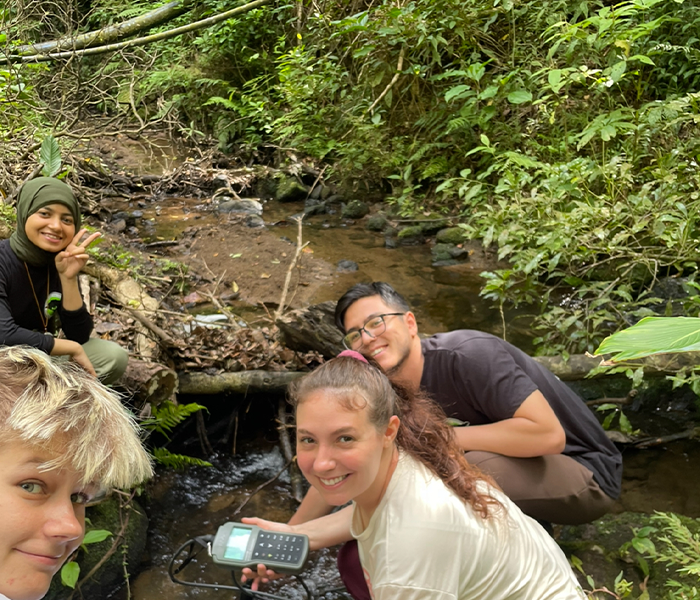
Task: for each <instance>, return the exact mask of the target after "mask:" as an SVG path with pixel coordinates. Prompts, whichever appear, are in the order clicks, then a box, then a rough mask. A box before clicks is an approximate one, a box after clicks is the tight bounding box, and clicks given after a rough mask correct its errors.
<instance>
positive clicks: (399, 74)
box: [363, 46, 406, 116]
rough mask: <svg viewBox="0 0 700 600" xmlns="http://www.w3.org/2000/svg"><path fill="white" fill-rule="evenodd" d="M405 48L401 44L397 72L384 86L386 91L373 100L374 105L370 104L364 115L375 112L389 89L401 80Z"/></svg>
mask: <svg viewBox="0 0 700 600" xmlns="http://www.w3.org/2000/svg"><path fill="white" fill-rule="evenodd" d="M405 49H406V47H405V46H401V52H399V62H398V64H397V65H396V73H394V76H393V77H392V78H391V81H390V82H389V84H388V85H387V86H386V87H385V88H384V91H383V92H382V93H381V94H379V96H378V97H377V99H376V100H375V101H374V102H372V106H370V107H369V108H368V109H367V110H366V111H365V112H364V115H363V116H365V115H367V113H371V112H373V111H374V109H375V107H376V106H377V104H379V103H380V102H381V101H382V99H383V98H384V96H386V95H387V94H388V93H389V90H390V89H391V88H393V87H394V84H395V83H396V82H397V81H398V80H399V77H400V76H401V69H402V68H403V57H404V53H405Z"/></svg>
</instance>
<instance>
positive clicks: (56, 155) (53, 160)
mask: <svg viewBox="0 0 700 600" xmlns="http://www.w3.org/2000/svg"><path fill="white" fill-rule="evenodd" d="M39 160H41V162H42V164H43V165H44V168H43V169H42V170H41V174H42V175H43V176H44V177H53V176H54V175H55V174H56V173H58V172H59V171H60V170H61V149H60V148H59V147H58V142H57V141H56V138H55V137H53V136H52V135H48V136H46V137H45V138H44V141H43V142H41V150H40V151H39Z"/></svg>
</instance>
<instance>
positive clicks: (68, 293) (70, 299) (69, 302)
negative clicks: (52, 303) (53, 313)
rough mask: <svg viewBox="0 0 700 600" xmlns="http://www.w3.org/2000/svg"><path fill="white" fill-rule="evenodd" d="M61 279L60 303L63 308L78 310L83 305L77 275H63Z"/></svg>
mask: <svg viewBox="0 0 700 600" xmlns="http://www.w3.org/2000/svg"><path fill="white" fill-rule="evenodd" d="M59 277H60V279H61V296H62V297H61V304H62V305H63V308H64V309H65V310H78V309H80V308H82V306H83V297H82V296H81V295H80V287H79V286H78V278H77V277H64V276H63V275H61V274H60V273H59Z"/></svg>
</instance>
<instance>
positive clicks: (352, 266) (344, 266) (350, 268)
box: [336, 260, 359, 273]
mask: <svg viewBox="0 0 700 600" xmlns="http://www.w3.org/2000/svg"><path fill="white" fill-rule="evenodd" d="M358 269H359V267H358V266H357V263H356V262H355V261H353V260H340V261H338V268H337V269H336V271H338V273H353V272H354V271H357V270H358Z"/></svg>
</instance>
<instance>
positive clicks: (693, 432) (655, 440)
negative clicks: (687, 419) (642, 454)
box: [632, 427, 700, 449]
mask: <svg viewBox="0 0 700 600" xmlns="http://www.w3.org/2000/svg"><path fill="white" fill-rule="evenodd" d="M699 434H700V431H698V428H697V427H693V428H692V429H687V430H686V431H681V432H680V433H672V434H670V435H662V436H659V437H652V438H644V439H641V440H637V441H636V442H635V443H634V444H632V447H634V448H640V449H645V448H653V447H655V446H663V445H664V444H668V443H669V442H677V441H678V440H692V439H693V438H696V437H698V436H699Z"/></svg>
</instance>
